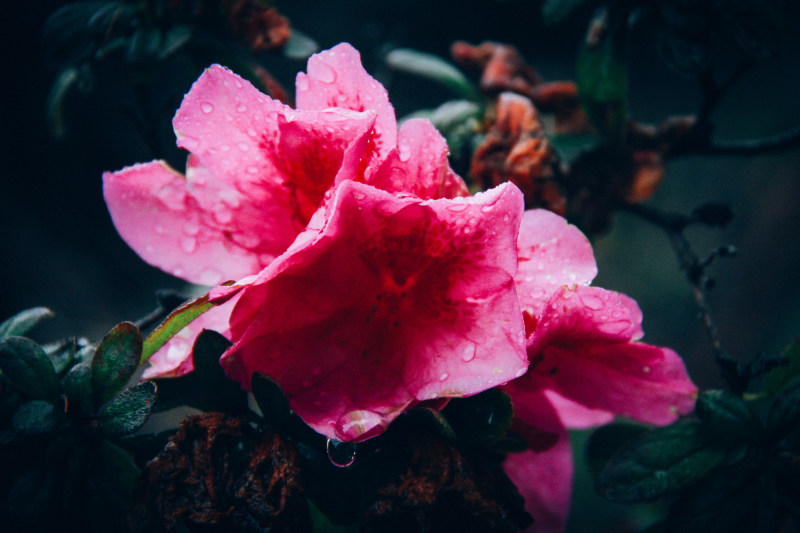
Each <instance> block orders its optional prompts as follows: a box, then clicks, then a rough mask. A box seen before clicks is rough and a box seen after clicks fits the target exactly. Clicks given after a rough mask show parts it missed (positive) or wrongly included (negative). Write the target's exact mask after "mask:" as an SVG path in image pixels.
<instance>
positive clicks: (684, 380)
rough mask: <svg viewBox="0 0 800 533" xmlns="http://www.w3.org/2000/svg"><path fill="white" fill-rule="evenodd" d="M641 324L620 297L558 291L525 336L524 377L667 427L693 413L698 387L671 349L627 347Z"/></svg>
mask: <svg viewBox="0 0 800 533" xmlns="http://www.w3.org/2000/svg"><path fill="white" fill-rule="evenodd" d="M641 320H642V314H641V311H640V310H639V307H638V306H637V305H636V302H634V301H633V300H631V299H630V298H628V297H627V296H625V295H623V294H619V293H615V292H612V291H607V290H604V289H599V288H595V287H576V288H574V289H569V288H566V287H565V288H562V289H561V290H560V291H558V292H557V293H556V294H555V295H554V296H553V297H552V298H551V300H550V303H549V305H548V306H547V309H546V310H545V312H544V315H543V316H542V319H541V321H540V322H539V325H538V327H537V329H536V331H535V332H534V334H533V336H532V337H531V338H530V339H529V345H528V356H529V357H530V360H531V364H532V367H531V368H532V369H531V372H530V374H531V375H535V376H536V378H535V379H536V380H538V381H539V386H546V388H549V389H553V390H555V391H556V392H558V393H559V394H560V395H562V396H564V397H566V398H568V399H570V400H573V401H575V402H578V403H580V404H582V405H584V406H586V407H589V408H593V409H600V410H605V411H609V412H612V413H616V414H621V415H626V416H629V417H631V418H635V419H637V420H641V421H643V422H649V423H652V424H668V423H670V422H672V421H674V420H675V419H676V418H677V417H678V415H679V414H685V413H688V412H690V411H691V410H692V409H693V407H694V401H695V398H696V396H697V388H696V387H695V386H694V384H693V383H692V382H691V380H690V379H689V376H688V375H687V373H686V368H685V366H684V364H683V361H682V360H681V358H680V357H678V355H677V354H676V353H675V352H673V351H672V350H670V349H668V348H661V347H658V346H650V345H648V344H643V343H639V342H634V341H636V340H637V339H639V338H641V336H642V329H641ZM523 379H525V378H523Z"/></svg>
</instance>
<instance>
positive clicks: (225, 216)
mask: <svg viewBox="0 0 800 533" xmlns="http://www.w3.org/2000/svg"><path fill="white" fill-rule="evenodd" d="M214 218H215V219H216V220H217V222H219V223H220V224H227V223H228V222H230V221H231V220H233V214H232V213H231V211H230V209H228V208H227V207H225V206H224V205H218V206H216V207H214Z"/></svg>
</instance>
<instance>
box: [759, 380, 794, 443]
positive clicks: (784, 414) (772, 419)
mask: <svg viewBox="0 0 800 533" xmlns="http://www.w3.org/2000/svg"><path fill="white" fill-rule="evenodd" d="M767 430H768V431H769V435H770V439H771V440H772V441H774V442H779V441H781V440H782V439H784V438H786V437H787V436H789V435H790V434H791V433H800V385H797V386H795V387H792V388H790V389H789V390H787V391H785V392H784V393H783V394H781V395H780V396H778V398H777V399H776V400H775V402H774V403H773V404H772V407H770V410H769V415H768V416H767Z"/></svg>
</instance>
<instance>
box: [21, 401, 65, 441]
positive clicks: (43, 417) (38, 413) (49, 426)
mask: <svg viewBox="0 0 800 533" xmlns="http://www.w3.org/2000/svg"><path fill="white" fill-rule="evenodd" d="M58 422H59V413H58V411H57V410H56V407H55V405H53V404H52V403H50V402H46V401H44V400H32V401H30V402H28V403H24V404H22V405H21V406H20V407H19V408H18V409H17V410H16V411H14V415H13V417H12V420H11V423H12V424H13V426H14V429H16V430H17V431H18V432H20V433H24V434H26V435H43V434H45V433H50V432H52V431H53V430H54V429H56V427H58Z"/></svg>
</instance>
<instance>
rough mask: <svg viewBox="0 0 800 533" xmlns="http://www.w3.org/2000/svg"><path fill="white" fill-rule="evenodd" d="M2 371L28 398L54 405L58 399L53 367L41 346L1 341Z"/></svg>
mask: <svg viewBox="0 0 800 533" xmlns="http://www.w3.org/2000/svg"><path fill="white" fill-rule="evenodd" d="M0 370H2V371H3V374H4V375H5V376H6V378H8V380H9V381H10V382H11V383H13V384H14V386H16V387H17V388H18V389H20V390H21V391H22V392H24V393H25V394H28V395H30V396H33V397H34V398H39V399H42V400H51V401H54V400H55V398H56V396H58V379H57V378H56V371H55V369H54V368H53V363H51V362H50V358H49V357H47V354H46V353H45V352H44V350H43V349H42V347H41V346H39V345H38V344H36V343H35V342H33V341H32V340H30V339H28V338H26V337H6V338H5V339H3V340H0Z"/></svg>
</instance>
